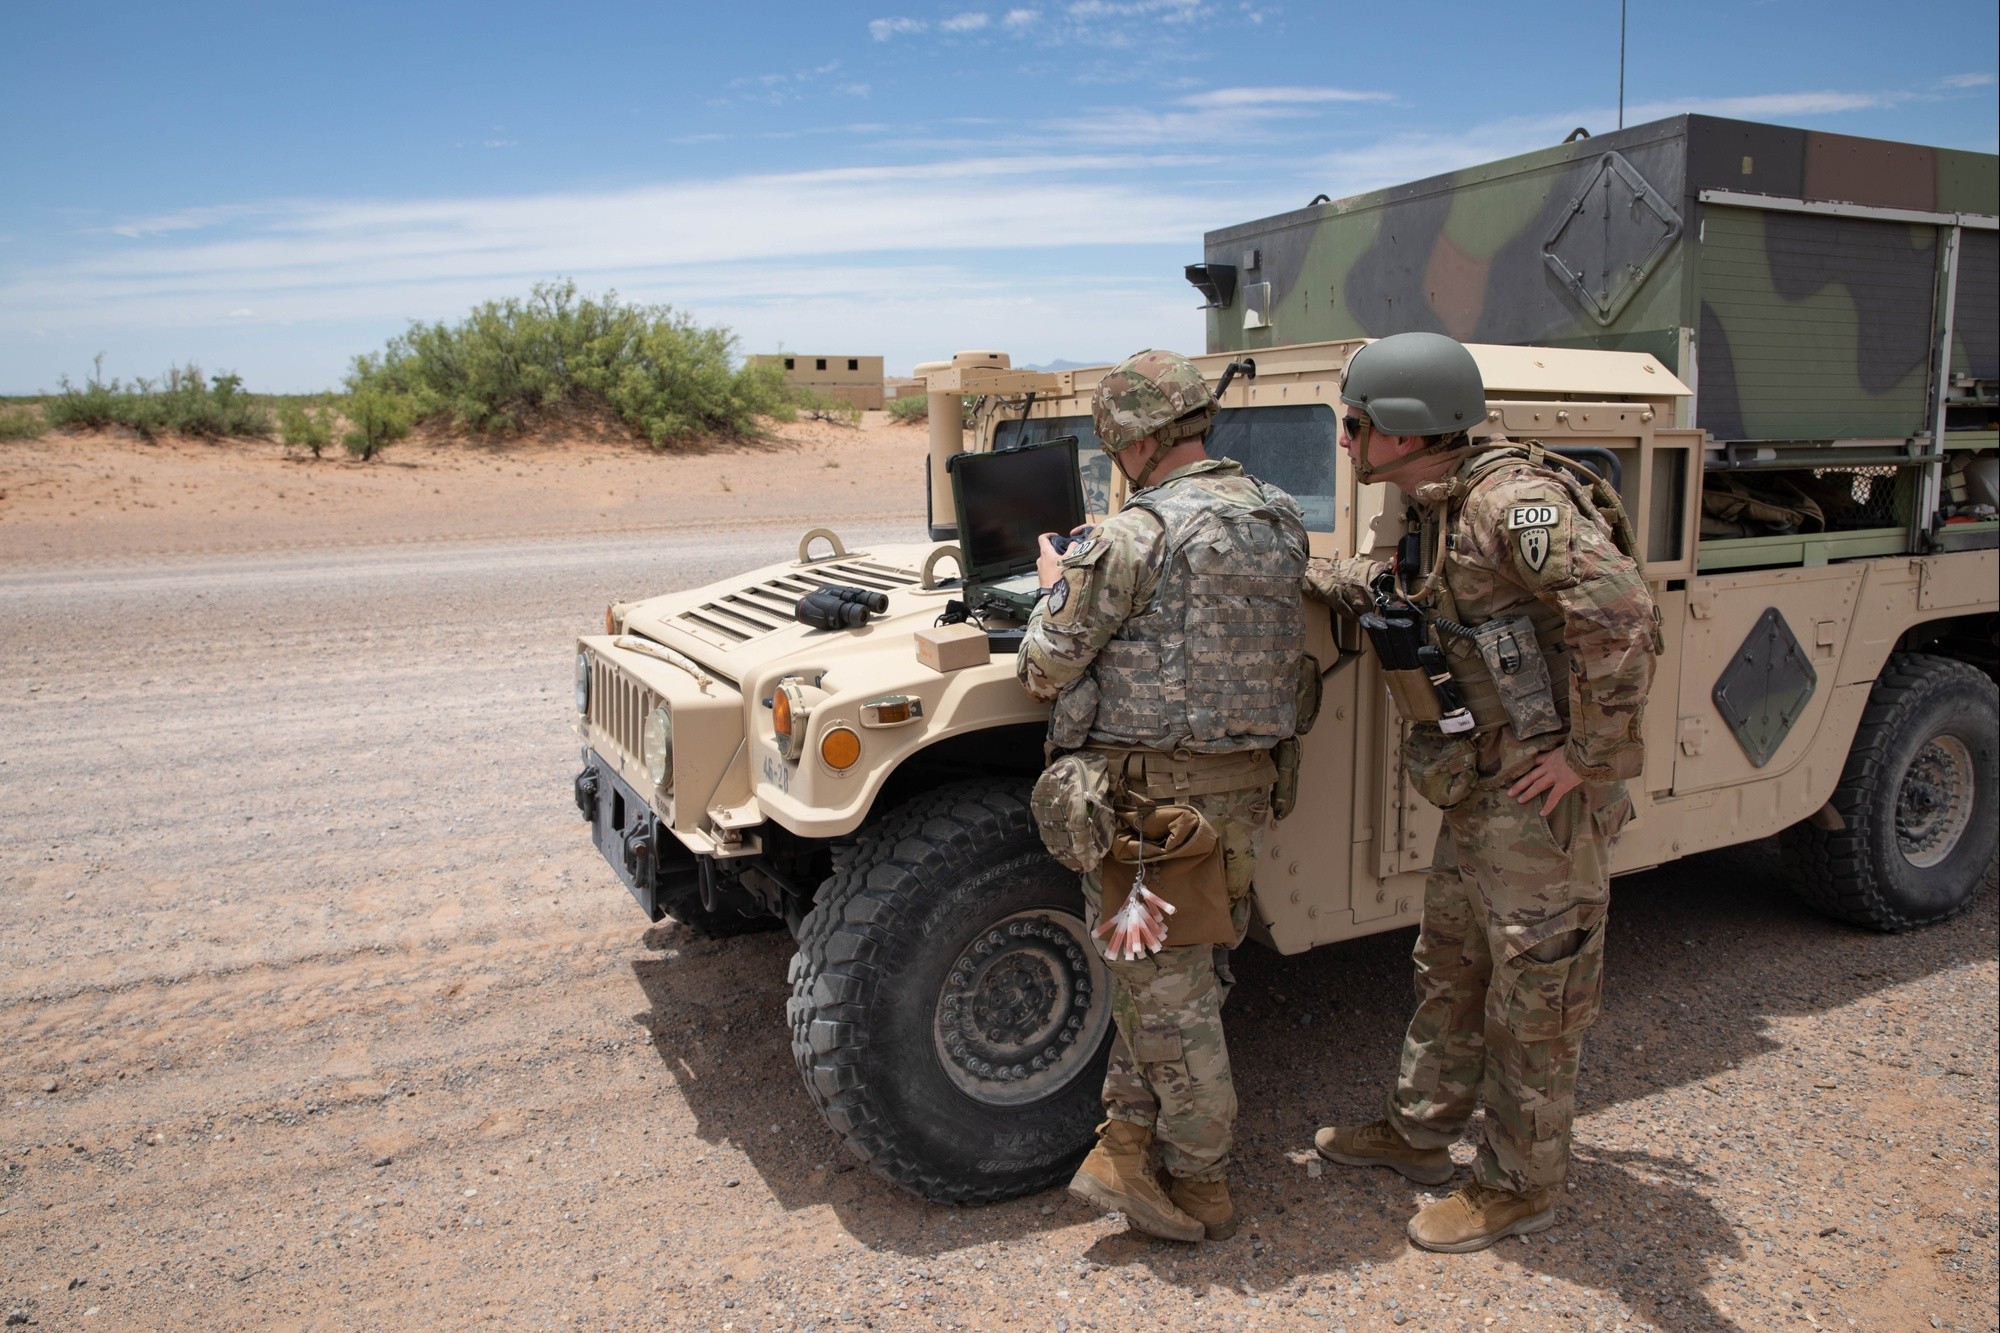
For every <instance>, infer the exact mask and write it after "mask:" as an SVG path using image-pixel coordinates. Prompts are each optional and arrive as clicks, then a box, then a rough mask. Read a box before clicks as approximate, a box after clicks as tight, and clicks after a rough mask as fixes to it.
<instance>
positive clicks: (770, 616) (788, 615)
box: [674, 560, 918, 648]
mask: <svg viewBox="0 0 2000 1333" xmlns="http://www.w3.org/2000/svg"><path fill="white" fill-rule="evenodd" d="M835 583H843V584H847V585H849V586H850V587H856V588H868V589H871V590H873V591H876V592H895V591H897V590H898V589H902V588H914V587H916V586H917V583H918V577H917V575H915V574H914V573H912V572H910V571H909V570H907V569H897V568H895V567H894V566H892V565H878V564H876V563H875V562H874V561H872V560H843V561H840V562H839V563H837V564H831V565H815V566H813V567H812V568H811V569H802V570H799V571H798V572H797V573H793V574H781V575H779V576H778V577H777V578H774V579H767V580H765V581H764V582H762V583H753V584H751V585H750V586H749V587H747V588H739V589H737V590H736V591H734V592H731V593H725V594H724V595H722V596H720V597H717V598H714V599H713V600H711V601H707V602H703V603H702V604H701V605H700V606H696V607H692V608H690V609H688V610H686V611H683V612H681V613H680V614H679V615H677V616H675V617H674V620H675V621H676V623H677V624H678V626H679V627H680V628H681V629H684V630H686V631H687V632H689V633H690V634H693V635H695V636H697V637H699V638H702V639H706V640H707V641H708V642H710V643H713V644H716V645H717V646H718V647H723V648H733V647H735V646H736V645H737V644H739V643H749V642H750V641H751V640H753V639H761V638H763V637H764V636H765V635H767V634H773V633H776V632H777V631H778V630H781V629H783V628H784V627H785V626H787V625H790V624H792V623H793V620H792V608H793V607H795V606H797V605H798V602H799V598H801V597H803V596H805V595H806V594H807V593H809V592H811V591H812V590H813V589H814V588H824V587H826V586H828V585H829V584H835Z"/></svg>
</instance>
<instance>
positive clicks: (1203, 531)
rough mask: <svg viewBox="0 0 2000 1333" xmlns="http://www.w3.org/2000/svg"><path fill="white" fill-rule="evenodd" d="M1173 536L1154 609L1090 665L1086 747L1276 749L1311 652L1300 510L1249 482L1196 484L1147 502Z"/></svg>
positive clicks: (1150, 496)
mask: <svg viewBox="0 0 2000 1333" xmlns="http://www.w3.org/2000/svg"><path fill="white" fill-rule="evenodd" d="M1127 507H1129V508H1133V509H1142V510H1144V511H1145V512H1146V513H1148V514H1151V515H1152V516H1153V517H1154V518H1155V519H1157V520H1159V523H1160V526H1161V528H1162V529H1163V530H1164V531H1165V548H1166V549H1165V560H1164V561H1163V562H1162V564H1161V568H1160V581H1159V587H1158V589H1157V590H1156V591H1155V592H1154V594H1153V603H1152V605H1151V606H1150V607H1148V608H1147V609H1146V610H1145V611H1144V612H1143V613H1141V614H1140V615H1137V616H1134V617H1132V618H1131V619H1130V620H1127V621H1126V622H1125V623H1124V624H1123V625H1121V626H1119V628H1118V632H1117V633H1116V634H1115V635H1114V636H1113V637H1112V639H1111V641H1110V642H1109V643H1107V644H1105V645H1104V648H1103V649H1102V651H1100V652H1099V653H1098V655H1097V659H1096V661H1094V662H1093V663H1092V664H1091V674H1092V676H1093V677H1095V679H1096V681H1097V686H1098V691H1099V696H1098V703H1097V716H1096V719H1095V720H1094V721H1093V722H1092V723H1091V727H1090V739H1091V741H1092V743H1094V744H1100V745H1144V746H1150V747H1152V748H1153V749H1157V750H1166V751H1169V752H1171V751H1176V750H1186V751H1188V752H1189V753H1191V754H1227V753H1230V752H1233V751H1239V750H1268V749H1270V748H1271V747H1272V746H1274V745H1276V744H1277V743H1278V742H1279V741H1281V740H1283V739H1284V738H1285V737H1287V736H1289V735H1291V734H1292V732H1293V729H1294V726H1295V724H1296V722H1297V720H1298V663H1299V658H1300V656H1301V655H1302V654H1303V653H1304V652H1305V612H1304V604H1303V602H1302V601H1301V600H1300V595H1299V580H1300V578H1301V577H1302V576H1303V575H1304V573H1305V568H1306V532H1305V522H1304V519H1303V518H1302V516H1301V515H1300V512H1299V507H1298V502H1297V501H1295V500H1293V499H1292V497H1291V496H1289V495H1286V494H1285V493H1284V492H1283V491H1281V490H1279V489H1278V488H1277V487H1275V486H1266V485H1265V484H1264V483H1262V482H1260V481H1258V480H1256V479H1255V478H1253V477H1247V476H1225V477H1217V478H1210V477H1205V476H1204V477H1191V478H1188V479H1186V480H1183V481H1178V482H1173V483H1170V484H1168V485H1164V486H1160V487H1156V488H1154V489H1151V490H1146V491H1141V492H1140V493H1139V494H1137V495H1135V496H1133V497H1132V499H1131V500H1129V501H1127Z"/></svg>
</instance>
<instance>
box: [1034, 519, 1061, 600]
mask: <svg viewBox="0 0 2000 1333" xmlns="http://www.w3.org/2000/svg"><path fill="white" fill-rule="evenodd" d="M1053 536H1055V534H1054V533H1053V532H1044V533H1043V534H1042V535H1041V536H1039V537H1037V538H1035V545H1036V546H1037V547H1038V548H1039V550H1040V552H1041V553H1040V554H1039V555H1037V556H1036V557H1035V578H1036V580H1037V581H1038V582H1040V583H1041V585H1042V586H1043V587H1044V588H1053V587H1055V586H1056V580H1057V579H1059V578H1061V577H1062V557H1061V556H1059V555H1057V554H1056V548H1055V547H1053V546H1051V545H1049V538H1051V537H1053Z"/></svg>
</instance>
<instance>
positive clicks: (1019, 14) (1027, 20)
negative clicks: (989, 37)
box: [1000, 9, 1042, 32]
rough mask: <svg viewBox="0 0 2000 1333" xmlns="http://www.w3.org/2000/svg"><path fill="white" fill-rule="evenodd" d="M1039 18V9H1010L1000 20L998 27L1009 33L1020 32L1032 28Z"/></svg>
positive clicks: (1040, 15)
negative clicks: (1009, 31)
mask: <svg viewBox="0 0 2000 1333" xmlns="http://www.w3.org/2000/svg"><path fill="white" fill-rule="evenodd" d="M1041 17H1042V11H1041V10H1039V9H1010V10H1008V11H1007V16H1006V17H1005V18H1003V19H1001V20H1000V25H1001V26H1002V27H1004V28H1007V29H1009V30H1011V31H1014V32H1020V31H1021V30H1022V29H1024V28H1031V27H1033V26H1034V25H1035V23H1036V21H1037V20H1039V19H1040V18H1041Z"/></svg>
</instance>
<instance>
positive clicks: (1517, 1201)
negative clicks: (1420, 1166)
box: [1408, 1180, 1556, 1254]
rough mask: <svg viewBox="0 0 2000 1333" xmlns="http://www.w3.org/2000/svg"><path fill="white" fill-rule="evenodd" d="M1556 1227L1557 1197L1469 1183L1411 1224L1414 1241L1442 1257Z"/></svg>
mask: <svg viewBox="0 0 2000 1333" xmlns="http://www.w3.org/2000/svg"><path fill="white" fill-rule="evenodd" d="M1555 1224H1556V1209H1555V1204H1554V1202H1553V1198H1552V1196H1551V1195H1550V1194H1549V1193H1548V1192H1547V1191H1543V1192H1541V1193H1539V1194H1514V1193H1512V1192H1510V1191H1508V1190H1496V1189H1490V1188H1488V1187H1487V1186H1485V1185H1482V1184H1480V1183H1479V1182H1478V1181H1476V1180H1468V1181H1467V1182H1465V1184H1463V1185H1460V1186H1459V1187H1458V1188H1457V1189H1456V1190H1453V1191H1452V1192H1451V1193H1450V1194H1449V1195H1447V1196H1445V1197H1444V1198H1443V1199H1440V1200H1438V1202H1436V1203H1434V1204H1432V1205H1431V1206H1430V1207H1428V1208H1426V1209H1424V1210H1423V1211H1422V1212H1420V1213H1418V1214H1417V1215H1416V1216H1415V1217H1413V1218H1411V1219H1410V1225H1409V1228H1408V1229H1409V1233H1410V1239H1411V1241H1413V1242H1414V1243H1416V1244H1418V1245H1421V1246H1422V1247H1423V1248H1425V1249H1427V1250H1436V1251H1438V1252H1439V1253H1440V1254H1469V1253H1471V1252H1472V1251H1474V1250H1483V1249H1485V1248H1486V1247H1487V1246H1488V1245H1491V1244H1492V1243H1493V1242H1494V1241H1496V1240H1499V1239H1500V1238H1501V1237H1503V1236H1525V1235H1527V1234H1528V1233H1529V1232H1531V1231H1547V1230H1548V1229H1549V1228H1550V1227H1552V1226H1554V1225H1555Z"/></svg>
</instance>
